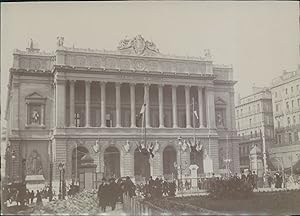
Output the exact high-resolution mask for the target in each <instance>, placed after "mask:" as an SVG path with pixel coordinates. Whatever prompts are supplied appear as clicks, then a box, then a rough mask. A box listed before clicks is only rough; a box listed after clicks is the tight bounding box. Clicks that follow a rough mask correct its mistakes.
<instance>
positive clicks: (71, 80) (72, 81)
mask: <svg viewBox="0 0 300 216" xmlns="http://www.w3.org/2000/svg"><path fill="white" fill-rule="evenodd" d="M76 81H77V80H74V79H70V80H69V83H72V84H75V83H76Z"/></svg>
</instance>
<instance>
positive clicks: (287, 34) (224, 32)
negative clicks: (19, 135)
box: [1, 1, 299, 113]
mask: <svg viewBox="0 0 300 216" xmlns="http://www.w3.org/2000/svg"><path fill="white" fill-rule="evenodd" d="M298 22H299V6H298V2H270V1H267V2H207V1H204V2H106V3H103V2H90V3H80V2H73V3H58V2H53V3H41V2H39V3H2V4H1V60H2V62H1V78H2V80H1V88H2V89H1V102H2V105H4V103H5V100H6V89H7V88H6V86H7V80H8V73H9V68H10V67H11V66H12V51H13V49H15V48H18V49H22V50H25V48H26V47H27V44H28V41H29V39H30V38H32V39H33V40H34V41H36V42H38V44H39V47H40V49H41V50H45V51H54V50H55V48H56V37H57V36H64V37H65V45H66V46H73V44H74V45H75V46H76V47H81V48H94V49H109V50H115V49H116V47H117V45H118V43H119V41H120V40H121V39H123V38H124V37H125V36H126V35H128V36H129V37H133V36H135V35H137V34H141V35H143V36H144V38H145V39H146V40H148V39H152V40H153V42H154V43H156V45H157V47H158V48H159V49H160V51H161V52H162V53H166V54H168V53H172V54H176V55H189V56H200V55H202V54H203V49H206V48H208V49H210V50H211V53H212V55H213V57H214V61H215V63H217V64H232V65H233V68H234V79H235V80H237V81H238V84H237V85H236V87H235V91H236V93H240V94H241V96H245V95H246V94H249V93H250V92H251V87H252V85H253V83H256V85H257V86H262V85H269V84H270V82H271V79H272V78H274V77H277V76H279V75H281V73H282V70H285V69H286V70H293V69H295V68H296V67H297V64H299V53H298V52H299V23H298ZM2 109H3V111H4V107H3V106H2ZM2 113H3V112H2Z"/></svg>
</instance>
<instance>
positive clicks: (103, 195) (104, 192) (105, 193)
mask: <svg viewBox="0 0 300 216" xmlns="http://www.w3.org/2000/svg"><path fill="white" fill-rule="evenodd" d="M109 193H110V191H109V184H108V181H107V180H106V178H102V183H101V184H100V185H99V188H98V201H99V203H98V206H101V210H102V211H103V212H105V211H106V206H107V205H108V204H109V199H108V198H109Z"/></svg>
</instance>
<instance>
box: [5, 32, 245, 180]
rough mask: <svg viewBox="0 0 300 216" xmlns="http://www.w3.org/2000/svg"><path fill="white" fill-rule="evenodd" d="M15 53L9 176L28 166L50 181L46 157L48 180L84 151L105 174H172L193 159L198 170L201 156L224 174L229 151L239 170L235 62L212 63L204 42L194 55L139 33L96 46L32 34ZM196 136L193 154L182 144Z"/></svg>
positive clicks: (69, 171) (69, 174)
mask: <svg viewBox="0 0 300 216" xmlns="http://www.w3.org/2000/svg"><path fill="white" fill-rule="evenodd" d="M13 56H14V61H13V66H12V68H11V69H10V82H9V89H8V91H9V97H8V111H9V112H8V114H7V118H8V121H9V122H10V123H9V125H10V126H9V136H8V139H9V143H10V146H11V147H12V148H13V149H14V150H15V151H16V153H17V157H16V159H15V161H14V164H13V167H14V169H13V174H12V175H15V176H16V175H18V174H19V173H21V170H26V175H29V174H30V173H32V174H34V175H37V174H42V175H43V176H44V177H45V179H46V180H48V179H49V175H50V174H49V173H50V163H51V161H52V162H53V176H54V180H57V179H58V178H59V171H58V168H57V166H58V164H59V163H60V162H62V163H64V165H65V168H66V178H67V179H72V178H75V175H76V173H78V172H77V171H76V170H77V168H78V166H79V164H78V161H80V160H79V159H80V157H82V155H84V154H85V153H89V154H90V155H91V157H92V158H93V159H94V163H95V164H96V165H97V172H98V173H101V174H102V175H105V176H112V175H114V176H116V177H117V176H132V177H134V176H136V177H137V176H149V175H153V176H162V175H165V176H170V175H173V176H174V175H176V172H178V167H179V166H178V165H180V164H181V165H182V166H181V168H182V169H181V171H182V172H183V173H187V170H188V166H189V165H190V164H191V163H196V164H198V165H199V167H200V168H199V170H198V171H199V174H201V173H202V174H203V172H204V167H203V160H204V158H207V157H209V158H211V159H212V162H213V170H212V171H213V172H215V173H222V172H225V164H224V159H225V152H229V154H227V156H228V157H230V158H231V159H232V162H231V163H230V165H229V167H230V169H231V171H232V172H237V171H239V158H238V157H239V156H238V139H237V137H236V129H235V120H234V119H235V117H234V116H235V112H234V84H235V83H236V82H235V81H233V77H232V73H233V70H232V67H231V66H225V65H215V64H213V61H212V59H211V56H210V53H209V51H208V50H206V51H205V56H203V57H197V58H195V57H178V56H167V55H163V54H161V53H160V52H159V50H158V49H157V48H156V46H155V44H154V43H153V42H150V41H146V40H144V38H143V37H142V36H140V35H138V36H137V37H135V38H133V39H127V38H126V39H124V40H122V41H121V42H120V44H119V46H118V49H117V50H116V51H106V50H102V51H100V50H92V49H79V48H74V47H73V48H72V47H66V46H64V38H63V37H58V38H57V49H56V51H55V53H45V52H40V51H39V49H38V48H36V47H35V46H34V44H33V43H32V42H31V45H30V47H29V48H28V49H27V50H26V51H20V50H16V51H15V52H14V53H13ZM193 102H194V103H193ZM144 103H145V104H146V109H145V122H146V139H147V142H146V145H147V146H148V145H151V146H154V149H153V153H154V157H153V158H152V157H150V159H149V160H147V162H144V161H145V157H144V156H143V155H142V154H141V153H140V152H139V151H138V148H137V146H138V145H139V144H140V143H141V142H143V139H144V136H145V133H144V132H145V130H144V129H143V128H142V127H141V126H142V121H141V119H139V118H138V116H139V113H140V109H141V107H142V105H143V104H144ZM193 107H194V110H193ZM194 111H197V116H196V115H193V114H194ZM196 117H197V118H196ZM179 136H181V137H182V138H183V142H182V145H179V141H178V137H179ZM194 137H195V140H196V141H197V143H198V145H201V151H197V152H196V153H195V152H190V150H189V148H187V145H188V144H190V143H192V145H193V140H194ZM226 137H227V138H228V137H229V138H228V139H226ZM191 158H192V159H191ZM23 159H26V164H25V165H22V160H23ZM191 160H192V161H191ZM76 161H77V163H76ZM176 165H177V166H176ZM24 166H26V167H24Z"/></svg>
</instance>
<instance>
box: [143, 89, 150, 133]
mask: <svg viewBox="0 0 300 216" xmlns="http://www.w3.org/2000/svg"><path fill="white" fill-rule="evenodd" d="M149 87H150V84H145V85H144V101H145V103H146V110H145V111H146V113H145V114H146V127H148V128H149V127H151V126H150V100H149Z"/></svg>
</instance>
